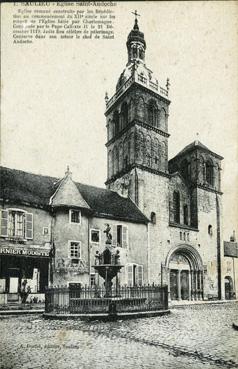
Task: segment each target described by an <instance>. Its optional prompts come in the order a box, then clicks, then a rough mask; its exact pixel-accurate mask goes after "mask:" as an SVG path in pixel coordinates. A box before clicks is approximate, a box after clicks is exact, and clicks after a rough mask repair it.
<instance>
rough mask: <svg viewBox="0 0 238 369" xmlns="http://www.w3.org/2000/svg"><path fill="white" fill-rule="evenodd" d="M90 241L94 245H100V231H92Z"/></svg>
mask: <svg viewBox="0 0 238 369" xmlns="http://www.w3.org/2000/svg"><path fill="white" fill-rule="evenodd" d="M90 241H91V242H92V243H100V231H99V229H91V230H90Z"/></svg>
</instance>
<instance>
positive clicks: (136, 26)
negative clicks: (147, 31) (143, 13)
mask: <svg viewBox="0 0 238 369" xmlns="http://www.w3.org/2000/svg"><path fill="white" fill-rule="evenodd" d="M132 14H134V16H135V24H134V27H133V28H134V30H139V26H138V19H137V17H140V14H139V13H137V10H135V11H134V12H132Z"/></svg>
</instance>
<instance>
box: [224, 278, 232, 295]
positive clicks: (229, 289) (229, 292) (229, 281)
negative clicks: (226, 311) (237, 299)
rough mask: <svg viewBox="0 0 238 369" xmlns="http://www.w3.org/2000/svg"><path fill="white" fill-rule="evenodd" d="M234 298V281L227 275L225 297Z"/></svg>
mask: <svg viewBox="0 0 238 369" xmlns="http://www.w3.org/2000/svg"><path fill="white" fill-rule="evenodd" d="M233 298H234V290H233V281H232V278H231V277H230V276H226V277H225V299H226V300H232V299H233Z"/></svg>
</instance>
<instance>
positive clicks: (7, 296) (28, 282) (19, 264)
mask: <svg viewBox="0 0 238 369" xmlns="http://www.w3.org/2000/svg"><path fill="white" fill-rule="evenodd" d="M49 267H50V248H49V247H39V246H34V245H31V246H30V247H28V246H25V245H24V246H22V245H11V246H9V245H8V246H0V304H7V303H13V302H16V303H17V302H21V297H20V296H21V293H20V292H21V291H22V289H23V286H24V289H25V290H26V291H28V301H30V300H33V301H34V302H37V301H43V300H44V292H45V287H46V286H48V281H49Z"/></svg>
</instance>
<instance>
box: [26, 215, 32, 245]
mask: <svg viewBox="0 0 238 369" xmlns="http://www.w3.org/2000/svg"><path fill="white" fill-rule="evenodd" d="M26 238H27V239H32V238H33V214H32V213H26Z"/></svg>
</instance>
